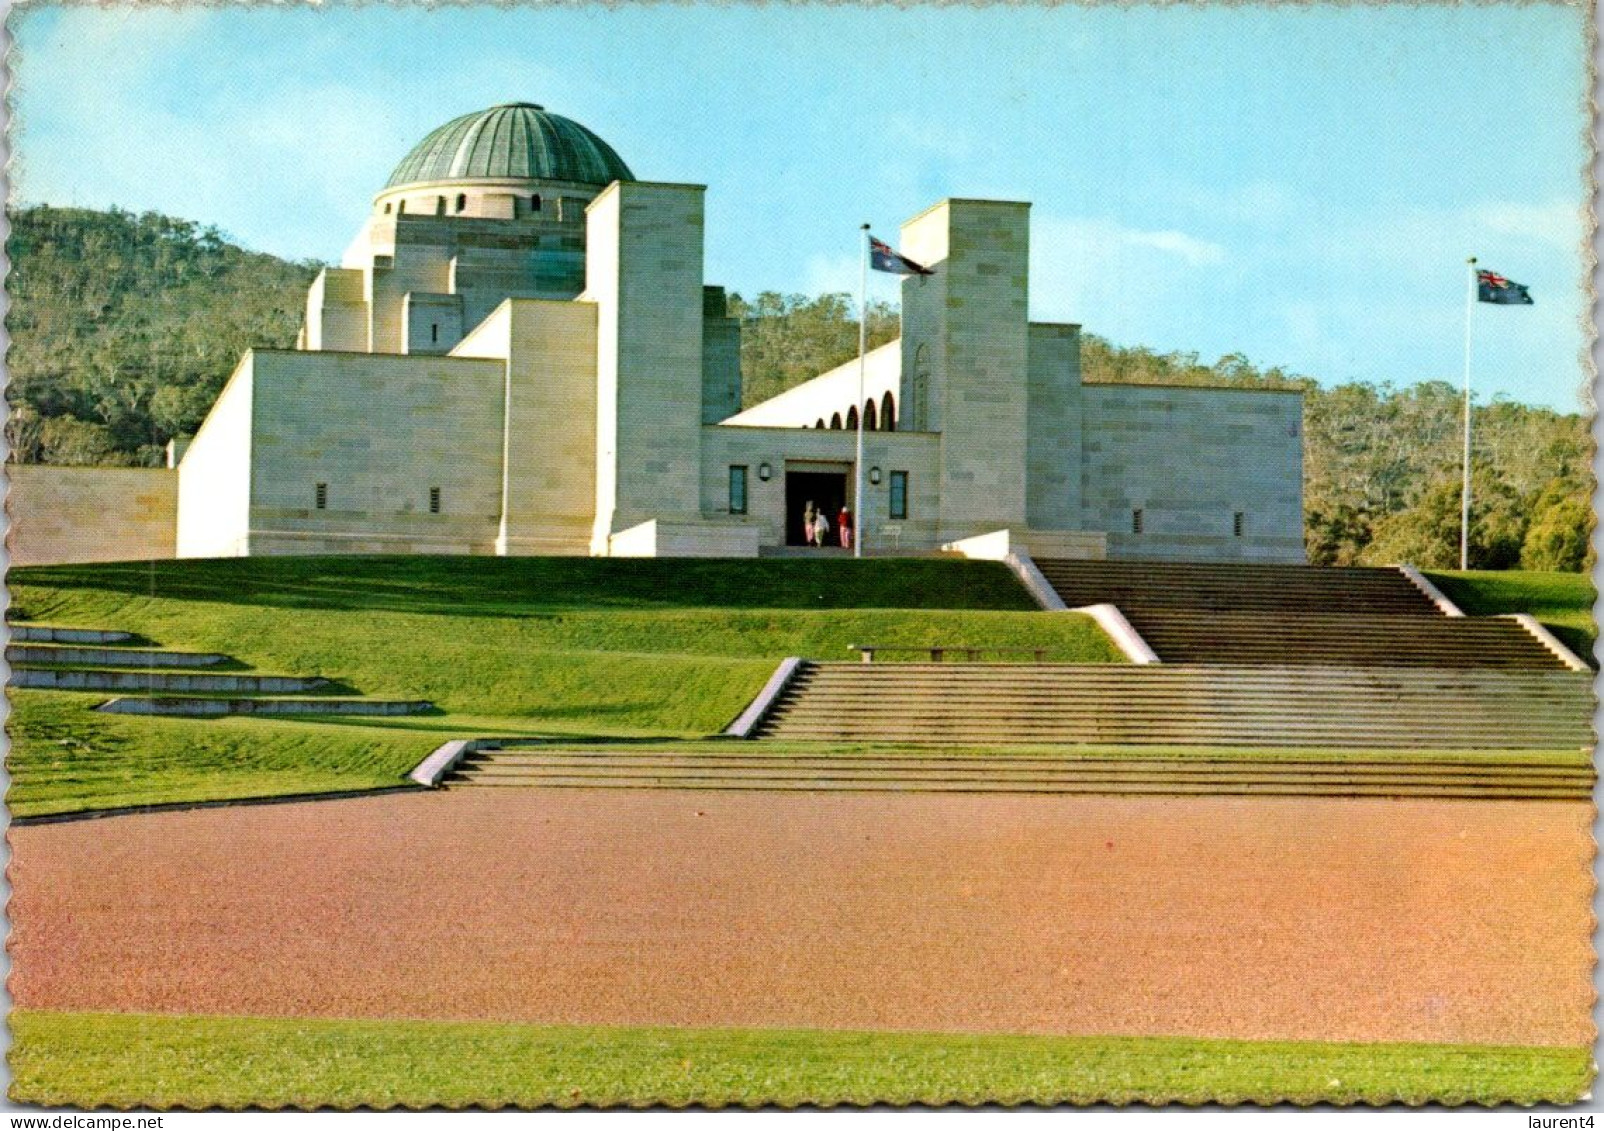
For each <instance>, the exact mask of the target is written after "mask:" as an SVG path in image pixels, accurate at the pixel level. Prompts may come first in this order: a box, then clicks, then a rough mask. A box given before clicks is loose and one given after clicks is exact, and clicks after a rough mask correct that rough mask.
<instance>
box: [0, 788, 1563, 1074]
mask: <svg viewBox="0 0 1604 1131" xmlns="http://www.w3.org/2000/svg"><path fill="white" fill-rule="evenodd" d="M1591 816H1592V810H1591V807H1590V806H1589V805H1586V804H1581V803H1574V802H1565V803H1561V802H1530V801H1528V802H1464V801H1459V802H1441V801H1379V800H1378V801H1354V800H1330V799H1309V798H1295V799H1240V798H1220V797H1207V798H1184V799H1183V798H1111V797H1073V796H1057V797H1019V796H984V797H975V796H945V795H906V796H886V795H852V796H818V795H807V794H799V795H798V794H782V795H774V794H765V795H757V794H707V793H683V792H677V791H642V792H630V791H612V790H598V791H588V790H562V791H546V790H534V789H529V790H506V791H502V790H476V789H461V790H453V791H447V792H445V793H436V794H427V795H415V796H414V795H393V796H388V797H379V798H371V799H362V800H356V801H341V802H325V803H316V804H296V805H273V806H262V807H257V808H235V809H214V810H202V811H192V812H180V813H163V814H154V815H147V816H137V817H122V818H115V819H110V820H99V821H86V822H81V823H74V824H62V825H44V826H35V827H28V828H19V829H13V830H12V832H11V841H12V846H13V852H14V857H13V863H12V868H11V881H12V884H13V886H14V891H15V895H14V898H13V901H12V904H11V908H10V910H11V915H12V921H13V924H14V929H13V933H12V936H11V943H10V946H11V951H12V959H13V967H14V973H13V975H12V979H11V990H12V993H13V995H14V998H15V1000H16V1002H17V1004H18V1005H19V1006H21V1007H25V1008H35V1009H104V1010H154V1011H163V1012H185V1013H233V1014H268V1015H320V1016H342V1017H350V1016H361V1017H386V1016H408V1017H439V1018H484V1019H505V1020H522V1021H532V1022H541V1023H596V1024H617V1025H695V1026H800V1027H810V1028H811V1027H816V1028H850V1029H916V1030H972V1031H1010V1032H1035V1033H1089V1034H1142V1033H1147V1034H1183V1035H1200V1036H1222V1037H1243V1038H1296V1039H1323V1040H1419V1041H1443V1042H1467V1043H1489V1044H1569V1045H1575V1044H1585V1043H1588V1042H1590V1041H1591V1039H1592V1025H1591V1020H1590V1017H1589V1011H1590V1008H1591V1002H1592V989H1591V984H1590V977H1591V964H1592V952H1591V947H1590V933H1591V918H1590V915H1591V912H1590V906H1589V905H1590V900H1591V888H1592V881H1591V878H1590V861H1591V857H1592V839H1591V833H1590V828H1589V825H1590V821H1591Z"/></svg>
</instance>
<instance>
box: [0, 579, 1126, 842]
mask: <svg viewBox="0 0 1604 1131" xmlns="http://www.w3.org/2000/svg"><path fill="white" fill-rule="evenodd" d="M10 583H11V586H12V599H13V601H14V602H15V605H14V608H13V619H23V617H24V616H26V617H27V618H30V619H34V620H39V621H43V622H46V623H53V624H62V625H76V626H83V627H94V628H116V629H122V630H125V631H131V632H135V633H138V634H139V635H141V636H144V637H146V638H148V639H150V640H151V641H154V642H156V643H157V644H160V645H162V646H164V647H168V648H178V649H186V650H193V651H217V652H225V653H228V654H230V655H233V656H236V657H238V658H239V659H240V660H242V661H244V662H245V663H247V664H249V665H250V666H251V667H253V668H255V669H256V670H258V671H263V672H275V673H284V674H295V675H322V676H327V677H329V678H331V679H335V680H338V681H340V682H341V683H343V684H347V685H349V686H351V687H353V688H354V689H356V691H358V692H360V693H362V694H365V695H372V696H380V697H387V698H404V699H427V700H429V701H430V702H432V703H434V704H436V705H437V706H438V707H439V708H440V710H441V712H442V713H441V714H439V715H435V716H426V717H422V718H414V719H373V720H361V719H341V720H330V721H326V722H301V721H295V720H286V719H253V718H228V719H210V720H194V719H147V718H134V717H128V716H121V717H117V716H108V715H102V714H98V713H95V712H93V711H92V710H90V708H91V707H93V706H94V705H95V704H96V703H97V702H99V701H101V699H103V698H104V696H94V695H69V694H64V693H50V692H13V693H12V707H13V713H12V715H11V717H10V719H9V721H8V724H7V725H8V729H9V732H10V734H11V739H12V752H11V759H10V765H11V772H12V776H13V783H12V790H11V794H10V802H11V805H12V811H13V812H15V813H18V814H37V813H45V812H64V811H72V810H76V809H83V808H100V807H115V806H122V805H136V804H149V803H152V802H158V801H192V800H211V799H217V798H225V797H251V796H264V795H270V794H279V793H294V792H303V791H312V790H339V789H353V788H371V787H376V786H383V785H393V784H396V783H397V782H398V781H399V780H400V778H401V776H402V775H403V774H404V773H405V772H406V771H407V770H408V769H410V768H411V767H412V766H413V765H415V764H416V763H417V762H418V761H420V760H421V759H422V757H423V756H424V755H425V754H426V753H428V751H429V750H431V749H433V747H434V746H436V745H438V744H439V743H440V742H443V741H445V740H447V739H449V738H453V737H467V736H473V735H485V734H493V735H526V736H540V735H569V736H608V737H615V738H633V737H645V736H651V737H663V738H675V737H688V736H703V735H708V734H714V733H717V732H718V731H719V730H721V729H722V728H723V727H724V726H725V725H726V724H727V723H728V722H729V721H730V720H731V719H733V718H734V717H735V716H736V715H737V714H739V713H740V711H741V709H742V708H743V707H744V706H745V705H746V703H747V702H749V701H750V699H751V698H752V696H753V695H755V694H756V693H757V691H758V690H759V689H760V688H761V687H762V686H763V683H764V681H765V680H766V679H767V678H768V677H769V675H770V673H772V671H773V670H774V665H775V664H776V663H777V662H778V661H779V660H780V659H782V658H783V657H785V656H792V655H798V656H808V657H813V658H821V659H847V658H850V657H851V656H852V655H854V653H852V651H851V649H850V647H849V646H850V645H851V644H854V643H869V644H882V645H899V644H901V645H928V644H931V643H942V642H945V643H955V644H982V645H1005V646H1022V645H1029V646H1040V647H1045V648H1047V649H1049V652H1048V655H1049V658H1051V659H1055V660H1075V661H1089V662H1118V661H1120V659H1121V658H1120V656H1119V655H1118V653H1117V652H1116V651H1115V649H1114V648H1113V646H1112V645H1111V644H1110V643H1109V642H1108V640H1107V639H1106V637H1104V636H1103V634H1102V632H1101V631H1100V630H1099V629H1098V628H1097V627H1096V626H1095V624H1093V622H1091V621H1090V620H1089V619H1087V618H1085V617H1081V616H1078V615H1069V614H1064V615H1055V616H1044V615H1042V614H1040V613H1039V612H1033V611H1029V610H1031V609H1032V608H1033V606H1032V604H1031V602H1030V600H1029V598H1028V596H1027V595H1026V594H1025V592H1024V590H1023V588H1022V587H1021V586H1020V585H1019V584H1018V583H1017V582H1016V580H1015V579H1014V577H1013V575H1012V574H1010V573H1009V572H1008V571H1007V569H1006V568H1004V567H1002V566H1000V565H995V564H992V563H971V562H961V561H946V560H918V561H894V562H852V561H807V560H788V559H781V560H773V561H756V562H750V561H746V562H705V561H666V560H665V561H629V560H607V559H601V560H597V559H527V558H526V559H497V558H322V559H319V558H249V559H227V560H222V561H182V562H160V563H155V564H139V565H128V564H114V565H100V566H51V567H39V568H32V569H18V570H14V571H12V573H11V575H10ZM19 611H20V614H21V615H19Z"/></svg>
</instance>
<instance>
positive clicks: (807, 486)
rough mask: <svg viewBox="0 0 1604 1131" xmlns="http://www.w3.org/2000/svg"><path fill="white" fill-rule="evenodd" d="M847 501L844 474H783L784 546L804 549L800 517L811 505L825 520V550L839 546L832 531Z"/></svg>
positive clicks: (836, 532)
mask: <svg viewBox="0 0 1604 1131" xmlns="http://www.w3.org/2000/svg"><path fill="white" fill-rule="evenodd" d="M846 501H847V473H846V472H845V471H787V472H786V473H785V544H786V545H787V546H806V545H807V544H808V540H807V538H806V536H805V535H804V534H803V531H802V516H803V514H804V513H805V512H806V511H807V506H808V504H809V503H812V504H813V506H814V509H816V510H822V511H823V512H824V517H825V518H826V519H828V520H829V523H830V534H829V537H828V538H827V539H826V540H825V545H827V546H839V545H841V535H840V532H839V531H837V530H836V522H835V520H836V516H837V515H839V514H840V513H841V507H842V505H843V504H844V503H845V502H846Z"/></svg>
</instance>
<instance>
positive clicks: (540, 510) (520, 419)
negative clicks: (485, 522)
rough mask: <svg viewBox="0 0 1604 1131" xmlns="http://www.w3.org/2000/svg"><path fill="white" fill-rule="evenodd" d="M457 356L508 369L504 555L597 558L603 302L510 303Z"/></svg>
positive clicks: (502, 525) (500, 531)
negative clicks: (593, 552) (592, 551)
mask: <svg viewBox="0 0 1604 1131" xmlns="http://www.w3.org/2000/svg"><path fill="white" fill-rule="evenodd" d="M455 356H458V357H481V358H499V359H503V360H505V361H506V362H507V380H506V388H505V389H504V401H505V407H504V412H505V413H506V420H507V422H508V426H507V429H506V434H505V436H504V437H500V438H499V439H500V442H501V443H503V444H504V446H505V453H506V456H505V458H506V466H505V480H504V483H503V486H502V491H503V493H504V495H505V503H504V509H503V510H501V513H502V515H503V519H502V521H501V523H500V524H499V529H498V532H497V544H496V549H497V552H498V553H502V554H514V555H517V554H584V553H587V552H588V550H589V546H590V536H591V529H592V525H593V521H594V517H595V502H596V306H595V304H594V303H590V302H547V301H541V300H538V299H510V300H508V301H507V302H505V303H503V304H502V306H501V307H500V308H499V309H498V310H497V311H496V312H495V313H494V314H493V315H491V316H490V318H489V319H487V320H486V321H485V323H484V324H483V325H482V326H481V327H480V328H479V329H478V330H476V331H475V332H474V334H472V335H471V336H470V337H469V338H468V339H466V340H465V341H464V342H463V343H462V345H460V346H459V347H458V348H457V350H456V351H455ZM498 427H499V425H498Z"/></svg>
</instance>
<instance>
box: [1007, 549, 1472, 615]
mask: <svg viewBox="0 0 1604 1131" xmlns="http://www.w3.org/2000/svg"><path fill="white" fill-rule="evenodd" d="M1036 565H1037V567H1038V568H1039V569H1040V570H1041V572H1042V574H1043V576H1044V577H1045V578H1046V579H1047V581H1048V584H1050V585H1052V586H1053V587H1054V589H1055V590H1057V592H1058V593H1059V595H1060V596H1061V597H1062V598H1063V599H1064V602H1065V603H1066V604H1068V605H1070V606H1071V607H1074V606H1078V605H1088V604H1098V603H1102V602H1107V603H1111V604H1114V605H1118V606H1119V607H1120V609H1121V610H1122V611H1126V612H1127V616H1128V615H1129V612H1128V611H1127V610H1126V606H1127V605H1129V606H1130V607H1131V608H1138V609H1139V608H1143V607H1147V606H1153V605H1161V606H1166V607H1172V608H1191V609H1196V610H1211V611H1224V610H1231V609H1242V610H1262V611H1285V612H1296V611H1298V610H1300V609H1306V610H1321V609H1324V610H1327V611H1344V612H1350V613H1388V614H1393V615H1410V616H1419V617H1428V618H1429V617H1440V616H1441V614H1440V612H1439V611H1438V609H1437V608H1436V606H1435V605H1433V604H1432V603H1431V602H1430V601H1429V600H1427V598H1426V596H1425V595H1424V594H1423V593H1421V592H1420V591H1419V590H1418V589H1416V588H1415V587H1414V585H1413V583H1412V582H1410V581H1409V579H1408V578H1406V577H1404V576H1403V574H1402V573H1400V572H1398V571H1397V570H1392V569H1377V568H1349V569H1330V568H1321V567H1311V566H1295V565H1260V564H1220V563H1187V562H1087V561H1065V560H1059V559H1051V558H1048V559H1037V561H1036Z"/></svg>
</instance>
